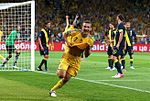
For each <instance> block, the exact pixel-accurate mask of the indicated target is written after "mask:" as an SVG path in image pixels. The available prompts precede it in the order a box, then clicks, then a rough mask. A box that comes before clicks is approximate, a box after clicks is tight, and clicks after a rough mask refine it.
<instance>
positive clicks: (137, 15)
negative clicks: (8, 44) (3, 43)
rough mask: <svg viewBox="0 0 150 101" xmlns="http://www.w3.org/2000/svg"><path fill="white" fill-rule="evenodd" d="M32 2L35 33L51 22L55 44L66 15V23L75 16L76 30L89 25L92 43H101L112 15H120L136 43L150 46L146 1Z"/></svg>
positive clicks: (59, 39) (149, 13) (149, 3)
mask: <svg viewBox="0 0 150 101" xmlns="http://www.w3.org/2000/svg"><path fill="white" fill-rule="evenodd" d="M24 1H27V0H1V1H0V3H6V2H24ZM35 1H36V26H35V31H36V33H37V32H38V31H39V30H40V29H41V28H42V27H43V24H44V22H45V21H47V20H51V22H52V27H51V30H52V33H53V34H54V41H55V42H62V41H63V37H62V32H63V31H64V28H65V26H66V21H65V16H66V15H69V19H70V22H71V21H72V20H74V18H75V16H76V15H77V14H78V15H79V16H80V17H79V18H78V20H77V25H76V27H78V28H80V27H81V23H82V21H83V20H84V19H90V20H91V21H92V22H93V30H94V37H95V40H96V42H98V43H102V42H103V41H104V36H105V32H106V31H107V30H108V24H109V23H110V22H114V23H115V20H116V15H117V14H119V13H122V14H123V15H124V17H125V21H130V22H131V24H132V25H131V27H132V29H133V30H135V32H136V33H137V34H138V35H147V38H139V39H138V40H137V43H145V44H147V43H150V1H149V0H115V2H114V0H35Z"/></svg>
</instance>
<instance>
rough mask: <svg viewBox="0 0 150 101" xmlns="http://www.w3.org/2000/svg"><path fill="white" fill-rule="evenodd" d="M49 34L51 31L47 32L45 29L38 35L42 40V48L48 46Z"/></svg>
mask: <svg viewBox="0 0 150 101" xmlns="http://www.w3.org/2000/svg"><path fill="white" fill-rule="evenodd" d="M48 33H49V30H45V29H42V30H41V31H40V32H39V33H38V37H39V38H40V39H41V44H42V46H46V44H47V40H49V34H48Z"/></svg>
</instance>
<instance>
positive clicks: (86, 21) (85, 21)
mask: <svg viewBox="0 0 150 101" xmlns="http://www.w3.org/2000/svg"><path fill="white" fill-rule="evenodd" d="M83 23H90V24H92V23H91V21H90V20H84V21H83Z"/></svg>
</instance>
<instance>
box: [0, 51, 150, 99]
mask: <svg viewBox="0 0 150 101" xmlns="http://www.w3.org/2000/svg"><path fill="white" fill-rule="evenodd" d="M35 55H36V67H37V66H38V64H39V63H40V61H41V59H42V57H40V56H39V53H38V52H36V54H35ZM61 55H62V52H50V55H49V56H50V58H49V60H48V66H49V72H48V73H39V72H8V71H7V72H4V71H3V72H0V101H149V99H148V98H149V96H150V87H149V84H150V76H149V75H150V68H149V65H150V53H135V55H134V65H135V68H136V69H135V70H131V69H130V68H129V61H128V60H129V57H128V56H127V58H126V60H127V61H126V68H127V71H126V72H125V77H124V78H121V79H113V78H111V76H113V75H114V74H115V73H116V71H108V70H105V68H106V67H107V55H106V53H92V55H91V56H90V57H89V58H88V59H85V60H84V61H82V62H81V70H80V71H79V74H78V76H77V77H76V78H72V79H71V80H70V81H69V82H68V83H67V84H66V85H65V86H64V87H63V88H61V89H59V90H58V91H57V97H56V98H52V97H50V96H49V95H48V91H49V89H50V88H51V87H53V85H54V84H55V83H56V82H57V81H58V80H59V79H58V77H57V76H56V75H55V72H56V70H57V67H58V64H59V61H60V59H61ZM43 69H44V68H43ZM145 91H146V92H145Z"/></svg>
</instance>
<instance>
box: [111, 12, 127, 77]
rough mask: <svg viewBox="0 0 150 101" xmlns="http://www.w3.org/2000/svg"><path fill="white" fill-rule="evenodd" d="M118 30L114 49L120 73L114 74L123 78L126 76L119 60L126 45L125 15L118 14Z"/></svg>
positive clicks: (114, 58) (114, 57) (115, 61)
mask: <svg viewBox="0 0 150 101" xmlns="http://www.w3.org/2000/svg"><path fill="white" fill-rule="evenodd" d="M116 20H117V22H118V26H117V30H116V35H115V38H114V48H113V49H114V50H113V60H114V63H115V67H116V69H117V71H118V73H117V74H116V75H115V76H113V78H122V77H123V76H124V74H123V72H122V70H121V64H120V62H119V56H120V55H121V54H122V52H123V49H124V47H125V27H124V24H123V20H124V17H123V16H122V15H121V14H119V15H117V19H116Z"/></svg>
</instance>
